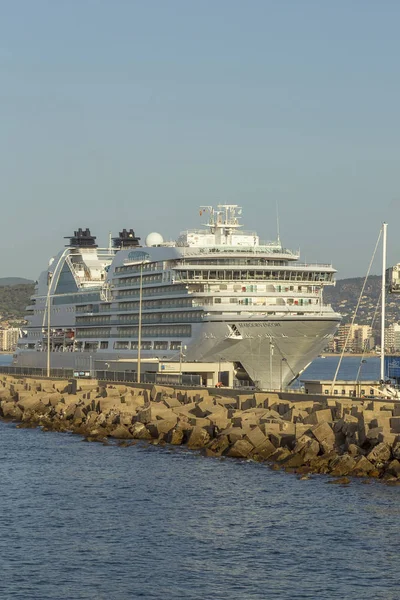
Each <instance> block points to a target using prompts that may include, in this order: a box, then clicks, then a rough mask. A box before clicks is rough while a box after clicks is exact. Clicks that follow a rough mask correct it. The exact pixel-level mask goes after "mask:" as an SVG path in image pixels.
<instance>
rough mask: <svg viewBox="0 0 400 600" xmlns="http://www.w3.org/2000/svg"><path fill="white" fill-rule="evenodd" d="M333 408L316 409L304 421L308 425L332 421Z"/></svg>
mask: <svg viewBox="0 0 400 600" xmlns="http://www.w3.org/2000/svg"><path fill="white" fill-rule="evenodd" d="M332 422H333V417H332V410H331V409H330V408H325V409H322V410H316V411H315V412H312V413H311V414H310V415H308V417H306V418H305V419H304V420H303V423H305V424H308V425H318V424H319V423H332Z"/></svg>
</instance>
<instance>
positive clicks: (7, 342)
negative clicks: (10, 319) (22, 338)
mask: <svg viewBox="0 0 400 600" xmlns="http://www.w3.org/2000/svg"><path fill="white" fill-rule="evenodd" d="M18 335H19V328H18V327H9V328H8V329H0V350H2V351H3V352H4V351H6V352H7V351H10V352H12V351H14V350H15V349H16V347H17V343H18Z"/></svg>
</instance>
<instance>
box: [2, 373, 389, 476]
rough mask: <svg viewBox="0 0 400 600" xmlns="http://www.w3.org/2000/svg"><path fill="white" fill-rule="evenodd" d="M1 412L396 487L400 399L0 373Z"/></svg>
mask: <svg viewBox="0 0 400 600" xmlns="http://www.w3.org/2000/svg"><path fill="white" fill-rule="evenodd" d="M0 416H1V418H2V419H3V420H6V421H13V422H16V423H17V425H16V426H17V427H19V428H28V427H29V428H30V427H41V429H42V430H43V431H58V432H70V433H71V432H72V433H75V434H79V435H81V436H83V438H84V440H85V441H88V442H100V443H103V444H105V445H108V444H109V443H110V441H109V440H110V439H112V440H116V443H118V444H120V445H122V446H129V445H133V444H136V443H137V442H138V441H139V440H141V441H146V442H148V443H150V444H157V445H173V446H181V445H185V446H187V447H188V448H189V449H191V450H196V451H199V452H200V453H202V454H203V455H204V456H206V457H213V458H220V457H229V458H237V459H246V460H248V459H250V460H254V461H257V462H264V463H266V464H268V465H269V466H270V467H271V468H272V469H283V470H285V471H286V472H289V473H294V474H297V475H298V476H300V477H301V478H302V479H303V478H304V479H307V478H309V477H310V476H311V475H313V474H325V475H330V476H332V477H335V478H337V479H334V480H332V483H335V482H337V483H342V484H348V483H350V481H351V479H350V477H363V478H375V479H379V480H382V481H383V482H386V483H387V484H389V485H400V403H399V402H395V401H390V400H380V401H377V400H373V401H371V400H362V399H349V398H337V397H336V398H333V397H327V396H314V397H308V398H304V397H302V396H299V395H298V394H287V393H278V392H274V393H272V392H255V393H252V394H237V395H235V396H224V395H223V391H221V390H216V391H214V390H210V391H209V390H199V389H191V390H190V389H187V390H183V389H174V388H172V387H166V386H159V385H154V386H152V387H151V389H144V388H142V387H127V386H124V385H114V386H113V385H102V384H99V383H98V382H97V381H91V382H89V381H87V380H74V381H66V380H65V381H61V380H36V379H19V378H14V377H11V376H4V375H3V376H1V377H0Z"/></svg>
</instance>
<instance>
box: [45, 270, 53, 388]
mask: <svg viewBox="0 0 400 600" xmlns="http://www.w3.org/2000/svg"><path fill="white" fill-rule="evenodd" d="M52 277H53V273H50V271H49V272H48V275H47V301H46V305H47V371H46V372H47V377H50V331H51V330H50V298H51V296H50V290H51V279H52Z"/></svg>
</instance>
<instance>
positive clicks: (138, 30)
mask: <svg viewBox="0 0 400 600" xmlns="http://www.w3.org/2000/svg"><path fill="white" fill-rule="evenodd" d="M399 23H400V3H399V2H397V1H395V0H392V1H391V0H382V1H380V2H378V1H377V0H375V1H371V0H347V1H343V0H335V1H334V2H332V1H331V2H328V1H325V0H279V1H278V0H275V1H272V0H247V1H246V2H245V1H244V0H241V1H239V0H213V1H209V0H201V1H200V0H185V1H184V0H141V1H135V0H125V1H123V0H112V1H111V0H97V1H95V0H68V1H67V0H47V1H45V0H34V1H32V0H0V75H1V86H0V99H1V117H2V118H1V125H2V126H1V137H0V161H1V163H0V164H1V167H2V168H1V177H0V198H1V207H2V212H1V215H2V228H1V231H2V232H1V236H0V252H1V257H2V258H1V261H0V276H11V275H12V276H25V277H29V278H33V279H35V278H36V277H37V276H38V273H39V271H41V270H43V268H44V267H45V265H46V264H47V261H48V258H49V257H50V256H51V255H52V254H54V253H55V252H56V251H58V250H59V249H60V247H61V246H62V245H63V243H64V240H63V237H64V236H66V235H68V234H69V233H70V232H71V231H72V230H73V229H76V228H77V227H79V226H82V227H86V226H89V227H90V228H91V229H92V232H94V233H95V234H96V235H97V236H98V239H99V241H100V243H101V245H104V244H106V240H107V235H108V231H109V230H111V231H112V232H113V233H114V234H116V233H117V231H118V230H119V229H120V228H123V227H133V228H134V229H135V231H136V233H137V234H139V235H141V237H142V238H143V239H144V238H145V237H146V235H147V233H149V232H150V231H154V230H155V231H160V232H161V233H162V234H163V235H164V237H165V238H167V239H170V238H172V239H174V238H175V237H176V236H177V235H178V233H179V231H180V230H182V229H185V228H191V227H197V226H199V224H200V220H199V213H198V206H199V205H201V204H217V203H221V202H226V203H237V204H240V205H242V206H243V222H244V224H245V226H246V228H248V229H257V231H258V233H259V234H260V236H261V237H262V238H263V239H273V238H274V237H275V235H276V222H275V221H276V219H275V204H276V202H278V204H279V211H280V216H281V238H282V240H283V242H284V244H285V245H286V246H288V247H292V248H298V247H300V248H301V252H302V257H303V259H305V260H307V261H308V262H311V261H315V262H333V264H334V265H335V267H336V268H337V269H338V277H339V278H342V277H349V276H355V275H363V274H364V273H365V271H366V269H367V266H368V263H369V261H370V257H371V255H372V251H373V248H374V245H375V241H376V237H377V235H378V230H379V228H380V225H381V222H382V221H383V220H387V221H388V223H389V228H388V244H389V247H388V259H389V263H395V262H400V239H399V236H398V235H397V228H398V226H397V223H398V220H399V217H400V177H399V176H400V169H399V160H400V135H399V113H400V67H399V55H400V36H399V33H398V31H399ZM379 268H380V267H379V264H377V266H376V268H375V272H378V271H379Z"/></svg>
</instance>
